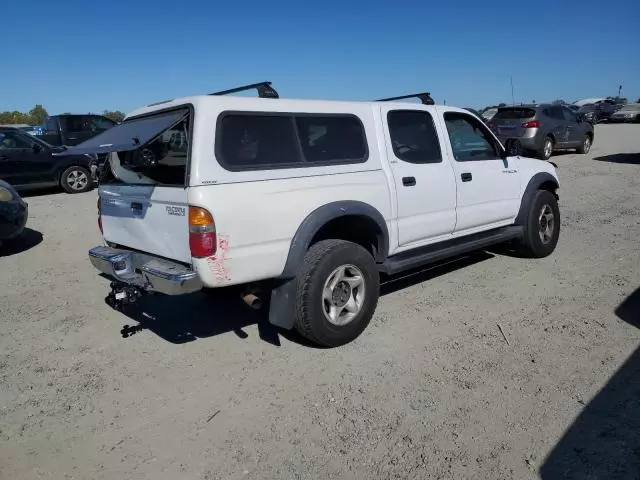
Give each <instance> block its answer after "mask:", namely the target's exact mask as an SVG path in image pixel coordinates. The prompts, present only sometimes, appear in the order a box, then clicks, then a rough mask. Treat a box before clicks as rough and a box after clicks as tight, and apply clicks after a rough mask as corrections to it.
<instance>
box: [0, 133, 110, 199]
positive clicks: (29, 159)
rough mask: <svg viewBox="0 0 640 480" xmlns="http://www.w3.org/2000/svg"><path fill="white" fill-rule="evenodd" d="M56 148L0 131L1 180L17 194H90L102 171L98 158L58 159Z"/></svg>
mask: <svg viewBox="0 0 640 480" xmlns="http://www.w3.org/2000/svg"><path fill="white" fill-rule="evenodd" d="M64 150H65V147H54V146H52V145H49V144H48V143H46V142H44V141H42V140H40V139H39V138H37V137H34V136H32V135H29V134H27V133H24V132H22V131H20V130H18V129H16V128H7V127H0V179H2V180H5V181H6V182H9V183H11V184H12V185H13V186H14V188H15V189H17V190H28V189H35V188H47V187H56V186H60V187H62V188H63V189H64V190H65V191H66V192H68V193H81V192H86V191H87V190H91V188H93V185H94V182H95V180H96V173H97V171H98V168H99V164H98V159H97V157H96V156H90V155H72V156H59V155H58V154H59V153H60V152H62V151H64Z"/></svg>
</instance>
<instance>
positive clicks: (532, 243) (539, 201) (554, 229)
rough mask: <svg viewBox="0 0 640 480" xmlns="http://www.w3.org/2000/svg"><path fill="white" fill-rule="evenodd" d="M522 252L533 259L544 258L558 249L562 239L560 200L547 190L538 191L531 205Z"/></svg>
mask: <svg viewBox="0 0 640 480" xmlns="http://www.w3.org/2000/svg"><path fill="white" fill-rule="evenodd" d="M523 226H524V235H523V237H522V239H521V240H520V251H521V253H522V254H523V255H525V256H527V257H531V258H543V257H546V256H548V255H551V253H552V252H553V251H554V250H555V249H556V245H557V244H558V238H559V237H560V209H559V208H558V200H556V197H555V196H554V195H553V193H551V192H549V191H547V190H538V191H537V192H536V194H535V195H534V197H533V200H532V201H531V203H530V204H529V211H528V213H527V217H526V219H525V223H524V225H523Z"/></svg>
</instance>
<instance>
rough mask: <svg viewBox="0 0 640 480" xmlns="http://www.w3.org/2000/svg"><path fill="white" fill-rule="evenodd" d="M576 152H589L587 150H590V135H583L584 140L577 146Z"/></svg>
mask: <svg viewBox="0 0 640 480" xmlns="http://www.w3.org/2000/svg"><path fill="white" fill-rule="evenodd" d="M577 150H578V153H581V154H583V155H584V154H587V153H589V150H591V136H590V135H585V137H584V140H583V141H582V145H580V146H579V147H578V148H577Z"/></svg>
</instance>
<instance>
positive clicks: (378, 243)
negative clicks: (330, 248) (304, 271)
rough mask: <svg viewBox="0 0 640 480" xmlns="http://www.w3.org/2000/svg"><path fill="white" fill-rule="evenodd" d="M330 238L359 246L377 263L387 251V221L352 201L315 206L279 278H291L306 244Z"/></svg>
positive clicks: (301, 257)
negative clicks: (368, 252) (369, 253)
mask: <svg viewBox="0 0 640 480" xmlns="http://www.w3.org/2000/svg"><path fill="white" fill-rule="evenodd" d="M329 238H336V239H340V240H348V241H352V242H354V243H357V244H359V245H362V246H363V247H365V248H366V249H367V250H368V251H370V252H371V254H372V255H373V257H374V259H375V260H376V262H383V261H384V260H385V259H386V257H387V253H388V252H389V231H388V229H387V223H386V221H385V220H384V217H383V216H382V214H381V213H380V212H379V211H378V209H376V208H375V207H372V206H371V205H369V204H367V203H364V202H358V201H354V200H343V201H338V202H332V203H329V204H326V205H323V206H321V207H319V208H317V209H315V210H314V211H313V212H311V213H310V214H309V215H307V217H306V218H305V219H304V220H303V221H302V223H301V224H300V226H299V227H298V229H297V231H296V233H295V235H294V236H293V239H292V241H291V246H290V248H289V254H288V256H287V261H286V263H285V267H284V270H283V272H282V274H281V276H280V278H292V277H294V276H295V275H296V272H297V271H298V267H299V265H301V263H302V261H303V259H304V256H305V254H306V252H307V250H308V249H309V247H310V246H311V245H313V244H314V243H316V242H318V241H320V240H327V239H329Z"/></svg>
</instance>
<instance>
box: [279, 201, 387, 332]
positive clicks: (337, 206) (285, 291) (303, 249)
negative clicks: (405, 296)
mask: <svg viewBox="0 0 640 480" xmlns="http://www.w3.org/2000/svg"><path fill="white" fill-rule="evenodd" d="M346 215H361V216H365V217H367V218H370V219H371V220H373V221H374V222H375V223H376V224H377V226H378V227H379V229H380V232H381V235H380V237H381V238H379V239H378V252H376V261H378V262H382V261H384V260H385V258H386V256H387V253H388V252H389V230H388V229H387V222H386V221H385V220H384V217H383V216H382V214H381V213H380V212H379V211H378V210H377V209H375V208H374V207H372V206H371V205H369V204H367V203H364V202H357V201H354V200H342V201H338V202H332V203H329V204H326V205H323V206H322V207H319V208H317V209H316V210H314V211H313V212H311V213H310V214H309V215H307V217H306V218H305V219H304V220H303V222H302V223H301V224H300V226H299V227H298V230H297V231H296V233H295V235H294V236H293V240H292V241H291V246H290V247H289V255H288V256H287V261H286V263H285V267H284V270H283V272H282V274H281V275H280V277H279V281H278V282H276V283H277V285H276V286H275V287H274V288H273V289H272V290H271V300H270V305H269V322H270V323H271V324H273V325H276V326H277V327H281V328H286V329H289V330H290V329H292V328H293V327H294V316H295V304H296V295H297V290H298V281H297V278H296V275H297V273H298V271H299V268H300V265H302V262H304V256H305V254H306V253H307V250H308V249H309V246H310V245H311V241H312V240H313V237H314V236H315V235H316V233H318V231H319V230H320V229H321V228H322V227H323V226H324V225H326V224H327V222H330V221H331V220H335V219H336V218H340V217H344V216H346Z"/></svg>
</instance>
